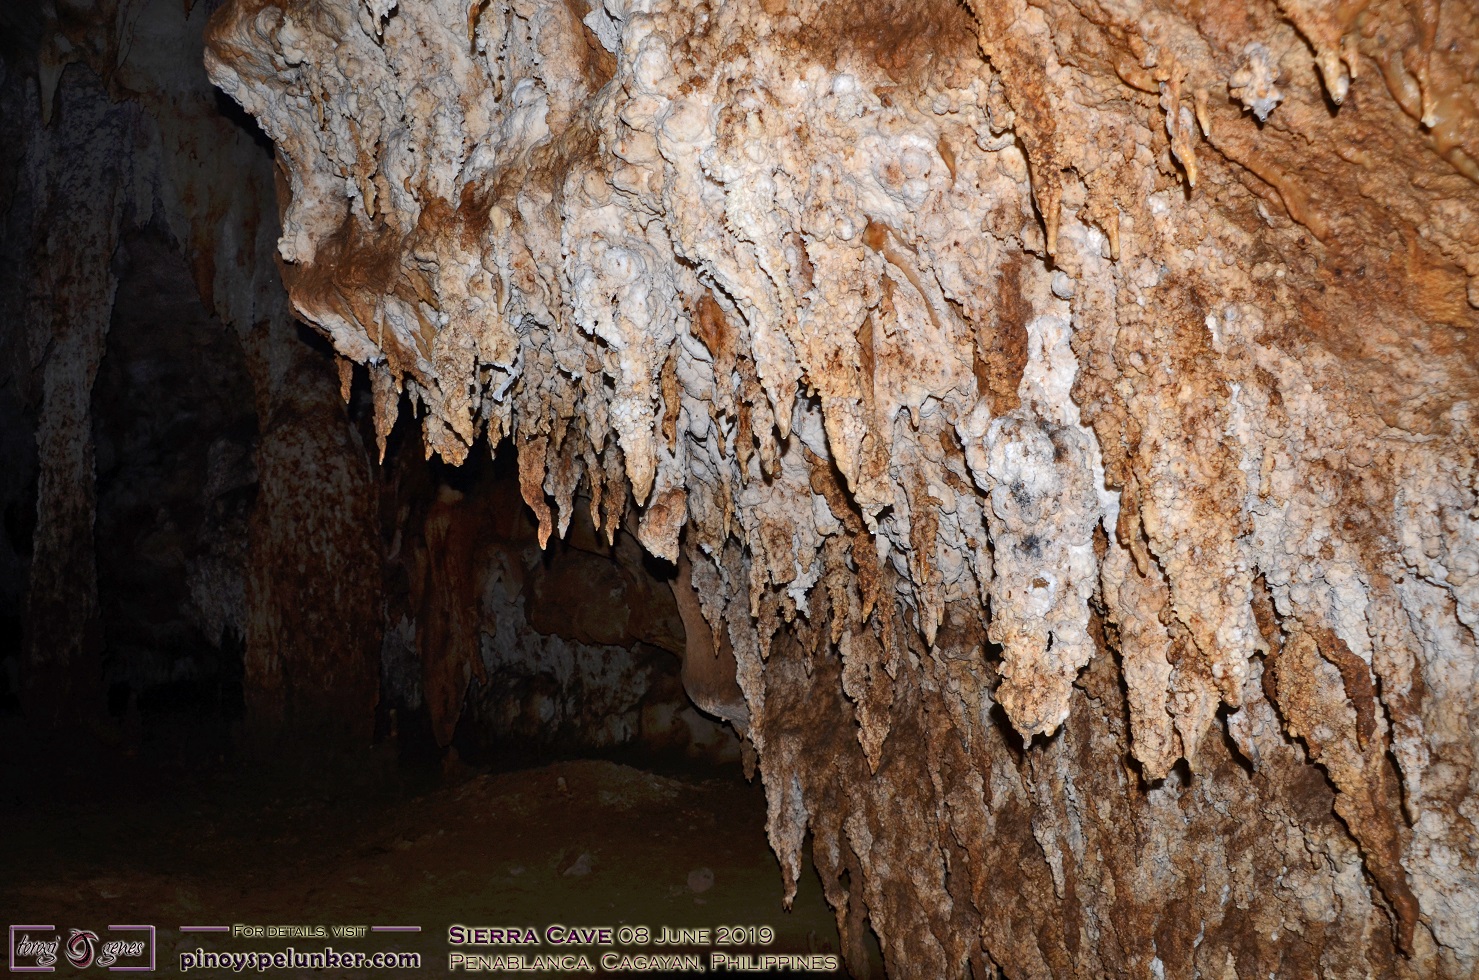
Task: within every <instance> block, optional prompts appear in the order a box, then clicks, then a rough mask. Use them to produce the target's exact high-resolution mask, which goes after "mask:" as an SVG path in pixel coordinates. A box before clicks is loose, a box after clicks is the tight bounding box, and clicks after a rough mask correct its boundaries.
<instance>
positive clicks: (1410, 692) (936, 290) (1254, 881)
mask: <svg viewBox="0 0 1479 980" xmlns="http://www.w3.org/2000/svg"><path fill="white" fill-rule="evenodd" d="M206 60H207V67H208V70H209V72H210V76H211V78H212V80H213V81H214V82H215V83H216V84H217V85H218V86H220V88H221V89H222V90H224V91H225V92H226V93H227V94H228V95H230V96H231V97H232V98H233V99H235V100H236V101H237V102H239V103H240V104H241V105H242V107H244V108H245V109H246V110H247V111H248V112H249V113H251V114H252V115H253V116H254V117H256V119H257V120H258V121H259V122H260V124H261V126H262V128H263V129H264V131H265V132H266V133H267V134H268V135H269V136H270V137H271V138H272V140H273V141H274V143H275V145H276V152H277V160H278V165H279V168H280V182H279V190H280V196H281V201H280V203H281V205H282V208H283V229H282V237H281V240H280V242H279V244H278V253H279V257H280V260H281V265H282V270H283V276H284V281H285V284H286V286H287V290H288V293H289V296H290V298H291V301H292V304H293V306H294V308H295V310H296V311H297V313H298V314H299V315H300V316H302V317H303V318H305V319H306V320H307V321H309V322H311V323H312V324H314V325H315V326H316V327H317V328H318V329H319V330H321V331H322V332H323V333H324V334H325V335H327V336H328V337H329V338H331V340H332V342H333V344H334V345H335V347H336V348H337V350H338V352H339V354H340V355H342V356H343V357H345V358H347V359H349V360H351V361H353V362H357V363H362V364H365V365H367V366H368V368H369V371H370V374H371V377H372V378H373V379H374V380H373V390H374V394H375V398H376V399H377V410H376V413H375V418H376V424H377V431H378V433H379V436H380V438H381V440H382V452H383V441H384V439H385V437H386V434H387V433H388V431H389V430H390V428H391V427H392V426H393V425H394V424H396V423H395V419H396V406H397V404H398V399H399V398H400V394H401V392H402V391H404V392H406V393H407V394H408V395H409V396H410V398H411V399H412V400H413V401H414V403H415V404H416V405H417V406H418V410H419V417H418V421H419V424H420V425H421V426H422V429H423V435H424V439H425V443H426V445H427V447H428V451H429V452H435V453H438V454H440V455H441V456H442V457H443V458H444V459H446V460H448V461H449V462H453V463H460V462H462V461H464V460H465V459H467V457H468V455H469V453H470V452H472V451H473V450H474V447H475V446H476V445H478V444H479V440H480V438H481V437H484V436H486V439H487V441H486V444H491V445H495V446H496V445H497V444H498V443H499V441H500V440H501V439H502V438H503V437H506V436H507V437H512V439H513V440H514V442H515V443H516V444H517V447H518V452H519V478H520V483H521V486H522V488H523V493H524V497H525V500H526V501H527V503H528V505H529V506H530V507H531V508H532V509H533V510H534V512H535V513H536V514H537V515H538V520H539V523H540V537H541V540H542V541H543V540H546V539H548V538H549V537H550V536H552V535H557V534H560V535H562V534H564V533H565V532H566V529H567V528H568V527H569V524H570V519H571V514H572V513H573V510H574V508H576V507H577V506H579V507H589V508H590V511H591V514H590V516H591V523H592V524H593V525H595V526H596V527H598V528H600V529H601V530H602V531H603V532H604V533H605V535H606V536H607V537H608V540H609V539H611V537H612V536H613V535H614V534H615V533H616V531H617V529H618V528H626V529H627V530H629V531H631V532H632V533H633V534H634V535H636V536H637V537H638V539H639V540H640V541H641V542H642V543H643V545H644V546H645V547H646V548H647V549H648V550H649V551H650V552H652V553H653V554H655V555H658V556H661V557H664V558H667V559H669V560H674V559H676V560H677V562H678V564H679V567H680V568H681V569H682V570H683V571H682V577H681V581H680V583H678V584H675V586H674V588H675V590H687V591H677V595H678V600H679V606H680V608H681V609H682V613H683V619H684V622H685V624H686V626H687V628H688V630H689V631H690V633H693V632H695V630H696V628H698V627H699V625H700V624H701V623H702V622H706V623H707V630H708V631H711V636H703V635H702V634H703V632H705V630H704V629H698V632H699V633H700V635H699V636H697V637H694V636H690V638H689V650H690V653H689V655H690V656H696V655H700V654H701V655H703V656H705V657H710V658H716V657H719V656H720V655H722V660H723V662H724V663H725V664H728V663H729V659H730V658H731V657H732V661H733V670H734V674H735V681H736V682H737V689H738V692H739V695H742V697H743V706H739V705H738V704H737V703H735V702H734V700H733V699H734V697H735V696H736V695H733V693H731V694H730V695H726V696H725V698H722V699H718V700H715V701H714V703H715V704H722V706H723V707H724V714H725V717H727V718H730V720H732V721H736V722H737V723H738V724H739V725H740V727H741V728H743V730H744V731H743V734H744V737H745V738H746V739H747V740H748V743H749V746H750V747H752V748H753V750H754V751H756V752H757V753H758V765H759V771H760V774H761V777H762V778H763V780H764V783H765V787H766V791H767V793H768V797H769V801H770V833H771V840H772V844H773V845H774V847H775V848H776V850H777V853H778V855H779V856H780V858H781V864H782V868H783V869H784V874H785V876H786V878H787V887H788V889H791V890H794V887H795V885H794V882H795V876H796V875H797V874H798V869H799V867H800V857H799V856H800V849H801V848H802V846H803V845H804V842H805V840H806V838H807V835H808V833H810V835H811V836H812V839H813V853H814V857H815V862H816V866H817V868H818V869H819V871H820V872H821V874H822V876H823V883H824V887H825V890H826V894H827V897H828V899H829V901H830V902H831V903H832V904H833V906H834V908H835V909H836V912H837V918H838V924H839V928H840V929H841V931H842V935H843V937H844V942H845V943H847V944H849V945H848V951H849V954H850V956H851V957H852V961H853V963H854V964H857V963H859V962H861V959H860V957H861V953H860V952H859V950H860V949H861V946H860V945H859V944H860V943H861V930H862V929H863V928H864V925H863V923H864V922H866V923H867V924H868V925H870V926H871V928H872V929H873V930H874V931H875V932H876V933H877V935H878V937H879V939H880V941H881V945H882V948H883V952H884V959H885V962H886V963H887V965H888V968H889V969H890V971H891V973H893V974H895V975H898V976H904V977H926V976H936V977H949V976H964V975H967V974H968V973H969V972H970V971H971V970H974V971H975V974H976V975H978V976H990V975H993V973H992V971H993V970H999V971H1001V972H1002V973H1004V974H1005V975H1006V976H1010V977H1019V976H1020V977H1036V976H1099V975H1105V974H1109V975H1124V976H1147V975H1148V976H1175V977H1182V976H1193V975H1211V976H1227V977H1232V976H1238V977H1253V976H1260V977H1261V976H1269V975H1277V976H1295V975H1325V976H1368V975H1379V976H1453V977H1459V976H1470V975H1472V974H1473V972H1474V971H1475V970H1476V969H1479V871H1476V868H1479V838H1476V836H1475V834H1474V832H1473V826H1474V823H1475V821H1476V820H1479V803H1476V799H1479V796H1476V788H1479V787H1476V782H1475V781H1476V780H1479V769H1476V764H1479V760H1476V751H1479V735H1476V731H1479V726H1476V725H1475V724H1474V721H1475V717H1476V707H1479V704H1476V695H1475V691H1476V687H1475V682H1476V668H1479V647H1476V642H1479V640H1476V634H1479V500H1476V494H1479V471H1476V455H1475V454H1476V448H1479V445H1476V440H1475V437H1474V425H1475V418H1474V413H1475V411H1476V396H1479V376H1476V367H1475V365H1476V364H1479V332H1476V330H1479V315H1476V309H1475V305H1476V303H1475V297H1476V296H1479V289H1476V287H1475V286H1474V285H1473V283H1474V282H1475V281H1479V185H1476V181H1479V169H1476V164H1475V161H1476V160H1479V128H1476V127H1479V105H1476V94H1475V89H1474V86H1473V84H1472V82H1473V78H1474V72H1475V70H1476V66H1479V10H1476V8H1475V7H1474V6H1473V5H1472V4H1468V3H1465V2H1462V0H1443V2H1441V3H1440V2H1439V0H1414V2H1412V3H1404V2H1401V0H1378V2H1373V3H1346V4H1337V5H1324V4H1315V3H1308V2H1304V0H1298V2H1296V0H1280V2H1277V3H1275V2H1272V0H1248V2H1246V3H1228V4H1219V5H1212V6H1208V7H1204V8H1195V9H1193V8H1187V7H1185V6H1184V5H1177V4H1171V3H1165V2H1158V0H1147V2H1143V3H1142V2H1136V3H1128V2H1125V3H1119V2H1117V3H1110V4H1095V3H1089V2H1086V0H1040V2H1034V3H1030V4H1029V3H1027V2H1025V0H1011V2H1001V3H996V2H991V3H986V2H981V3H976V2H972V3H970V4H968V5H961V4H956V3H951V2H945V0H939V2H935V0H929V2H924V3H905V2H902V0H885V2H877V3H868V4H862V3H858V4H854V3H839V2H831V3H829V2H821V0H793V2H790V3H787V2H782V0H738V2H730V3H706V2H698V0H604V2H600V0H597V2H591V0H570V2H568V3H537V2H532V0H401V2H399V3H397V2H395V0H391V2H388V3H386V2H366V3H360V2H359V0H292V2H288V0H231V2H230V3H228V4H227V5H226V6H224V7H223V8H222V9H221V10H220V11H218V12H217V13H216V14H215V16H214V18H213V20H212V22H211V27H210V30H209V34H208V51H207V55H206ZM1369 62H1374V67H1373V70H1370V71H1363V70H1360V69H1361V67H1362V66H1363V64H1365V63H1369ZM1275 82H1277V83H1278V84H1277V86H1276V85H1275ZM1276 107H1277V108H1276ZM400 424H402V425H405V424H408V423H407V422H406V421H405V420H402V421H401V422H400ZM705 665H706V667H707V666H712V665H709V664H707V661H706V662H705ZM716 683H717V682H715V681H713V679H712V678H710V679H708V680H706V681H705V684H707V685H710V688H709V690H711V691H712V690H718V689H719V688H717V687H713V686H712V685H714V684H716ZM730 690H731V692H732V691H733V688H732V687H731V688H730Z"/></svg>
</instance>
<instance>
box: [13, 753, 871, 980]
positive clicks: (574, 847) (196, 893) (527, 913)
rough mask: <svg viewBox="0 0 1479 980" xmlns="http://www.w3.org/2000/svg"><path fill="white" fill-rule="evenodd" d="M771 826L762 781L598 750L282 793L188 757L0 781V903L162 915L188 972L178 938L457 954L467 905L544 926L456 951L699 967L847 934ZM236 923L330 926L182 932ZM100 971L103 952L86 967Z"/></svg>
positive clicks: (506, 925)
mask: <svg viewBox="0 0 1479 980" xmlns="http://www.w3.org/2000/svg"><path fill="white" fill-rule="evenodd" d="M764 826H765V801H764V795H763V792H762V790H761V788H760V786H759V785H758V782H757V784H755V785H747V784H746V783H744V782H743V781H742V780H741V779H740V778H739V777H738V776H728V775H726V776H725V777H724V778H707V779H700V778H687V777H685V778H670V777H667V776H662V775H657V774H654V773H651V772H646V771H643V770H639V769H634V768H631V767H629V766H624V765H619V764H617V763H614V762H605V761H574V762H561V763H557V764H554V765H551V766H547V767H544V768H540V769H530V770H522V771H515V772H503V773H496V774H486V775H476V776H471V777H465V778H463V779H462V780H461V781H460V782H458V783H456V784H455V785H452V786H450V787H447V788H441V789H436V790H433V791H431V792H427V793H424V794H421V795H417V796H411V797H404V796H402V797H401V798H394V797H391V796H388V795H386V794H385V793H380V794H379V795H376V794H374V793H370V792H365V791H362V790H353V789H351V790H346V791H343V792H331V791H328V790H326V789H323V788H319V789H318V790H317V791H316V792H315V791H313V790H312V789H308V790H305V789H303V788H301V787H300V788H299V789H297V790H294V791H292V792H286V791H281V790H280V787H278V786H277V785H276V784H274V783H272V782H271V781H269V780H266V779H263V778H256V779H246V778H231V779H228V778H224V777H215V778H209V779H196V778H193V777H185V778H182V779H181V781H180V782H179V783H176V784H173V785H168V784H167V785H163V786H156V787H153V788H152V789H151V790H150V791H148V792H134V793H131V794H115V795H114V796H113V798H111V799H109V800H107V801H103V800H97V799H91V798H89V797H88V796H87V795H86V794H82V795H81V796H80V798H79V797H78V796H77V794H73V795H72V796H71V797H69V798H67V799H49V800H48V802H46V803H44V804H37V803H36V802H35V800H34V799H33V798H28V797H27V796H26V795H25V794H16V793H8V794H6V796H5V797H4V798H3V799H0V833H3V834H4V842H5V852H6V853H5V854H4V856H3V858H0V865H3V866H4V867H3V873H0V908H3V909H5V910H6V915H7V917H8V918H9V919H10V921H11V922H12V923H16V922H24V923H44V924H54V925H55V926H56V927H57V929H58V930H60V931H61V934H62V937H63V939H65V938H66V935H67V933H68V932H69V931H70V929H71V928H87V929H91V930H93V931H94V932H98V933H102V932H103V929H104V928H105V927H107V926H109V925H111V924H116V923H123V922H127V923H150V924H153V925H155V926H156V927H158V961H157V963H158V969H157V972H156V974H155V975H160V976H178V975H181V972H182V969H181V965H182V963H185V962H187V960H188V957H187V960H182V958H181V954H188V953H192V952H194V953H199V952H201V951H205V952H246V951H253V950H256V951H266V952H275V951H279V950H286V949H287V948H289V947H292V948H294V949H295V950H297V951H299V952H303V951H307V950H318V949H322V948H323V947H325V946H332V947H333V948H334V949H336V950H339V951H346V950H348V951H363V952H373V951H407V952H416V953H419V954H420V955H421V958H422V966H421V968H420V969H419V970H405V969H401V970H393V971H392V970H336V969H330V970H322V971H317V970H313V971H307V970H295V969H293V968H292V967H288V968H286V969H273V970H271V971H269V972H268V973H266V974H265V975H268V976H298V975H301V976H313V977H335V976H344V977H362V976H387V977H388V976H450V975H453V974H452V973H451V972H450V969H449V962H450V960H449V956H450V954H451V953H453V952H454V951H457V950H458V949H459V948H456V947H453V946H452V945H451V944H450V943H449V935H448V930H449V927H451V926H452V925H454V924H458V925H463V926H467V927H470V928H492V929H500V930H527V929H533V930H534V931H535V933H536V934H537V936H538V938H539V940H540V942H539V943H538V944H537V945H481V946H476V947H474V946H463V947H460V951H461V952H464V953H475V954H483V955H487V956H499V955H503V956H508V955H514V956H522V957H523V958H524V962H525V963H526V964H528V963H530V961H533V960H534V958H535V957H537V956H546V957H547V956H551V955H569V954H575V955H584V956H585V957H586V958H587V959H588V961H589V962H590V963H591V965H593V966H594V967H595V968H596V970H597V973H598V974H601V973H605V971H603V970H601V963H600V957H601V955H602V954H603V953H608V952H613V951H614V952H617V953H619V954H625V953H645V954H651V953H688V954H699V956H700V959H701V961H702V962H703V963H704V965H705V966H708V965H710V964H711V962H712V961H711V960H710V954H712V953H715V952H727V953H731V954H748V955H751V956H758V955H761V954H767V953H768V954H778V953H784V954H823V955H825V954H832V955H837V954H838V953H839V948H840V944H839V942H838V936H837V926H836V920H835V918H834V916H833V913H832V911H831V909H830V908H829V907H828V906H827V904H826V901H825V900H824V899H823V897H822V893H821V884H820V882H819V881H818V879H817V876H816V873H815V871H813V870H812V868H811V867H810V866H809V865H808V866H807V867H806V868H805V869H804V870H803V876H802V880H801V883H800V890H799V892H798V894H797V896H796V900H795V902H794V904H793V906H792V908H791V909H790V911H786V910H785V909H784V907H783V904H782V882H781V874H780V869H779V866H778V865H777V862H776V859H775V856H774V855H773V854H772V852H771V851H770V848H769V846H768V844H767V842H766V838H765V831H764ZM237 924H243V925H253V926H262V927H267V926H300V927H310V928H311V927H317V926H323V927H324V928H325V932H326V933H327V935H325V936H324V937H323V938H315V937H311V936H310V937H302V936H300V937H297V938H292V939H282V938H267V937H265V936H264V937H262V938H255V939H248V938H245V937H241V936H233V935H231V934H220V933H183V932H181V931H180V927H181V926H216V925H228V926H234V925H237ZM344 925H359V926H419V927H420V928H421V932H419V933H408V932H381V933H367V934H366V935H365V936H364V937H362V938H343V937H336V936H334V935H333V934H332V932H331V929H332V927H333V926H344ZM554 925H564V926H567V927H581V928H587V929H600V928H606V927H609V928H610V929H611V930H612V931H613V933H614V934H615V935H617V936H626V937H627V938H629V939H630V938H631V934H630V933H624V932H623V931H622V927H645V928H646V929H648V930H651V931H652V933H653V934H654V935H660V934H661V930H662V929H663V928H664V927H666V928H667V929H668V930H673V931H676V930H680V929H708V930H711V932H710V938H709V942H708V943H704V944H685V945H681V946H677V947H668V948H659V947H655V946H652V945H650V944H649V945H648V946H647V947H646V948H637V947H636V946H635V944H622V943H621V942H619V941H618V942H614V943H610V944H606V943H599V942H598V943H596V944H592V945H569V946H566V945H555V944H552V943H550V942H549V941H548V934H547V930H548V929H549V927H551V926H554ZM736 927H738V928H741V929H746V930H748V929H751V928H753V929H755V930H760V929H762V928H767V927H768V928H769V929H770V930H773V938H771V939H770V941H769V942H765V943H763V944H753V943H752V944H749V945H741V946H726V945H721V944H720V943H719V942H718V940H719V938H720V933H719V930H722V929H733V928H736ZM745 935H747V936H750V937H754V935H755V934H754V933H749V932H747V933H745ZM505 937H507V933H505ZM838 960H839V962H840V956H838ZM491 962H494V961H489V960H484V961H481V965H483V966H488V965H490V963H491ZM505 962H506V961H505ZM67 968H68V966H67V962H66V960H65V959H63V960H62V961H60V962H59V963H58V972H57V973H54V974H52V975H53V976H67V975H68V974H67V972H66V970H67ZM100 972H105V971H99V969H98V968H97V967H96V966H94V967H93V968H92V969H91V970H89V971H77V973H76V975H89V974H100ZM188 975H190V976H223V975H229V973H228V972H226V971H219V970H206V969H196V970H192V971H191V972H190V973H189V974H188ZM241 975H247V974H246V973H243V974H241ZM256 975H264V974H256ZM455 975H457V976H461V975H464V974H463V971H461V970H459V971H458V972H457V973H456V974H455ZM469 975H481V976H565V975H587V974H575V973H567V972H562V971H551V972H543V973H538V974H535V973H529V972H513V971H508V970H497V971H493V972H483V973H478V974H469ZM624 975H629V976H640V975H647V976H658V975H674V974H669V973H658V972H651V973H646V974H641V973H629V974H624ZM716 975H723V973H722V972H718V971H716ZM731 975H739V974H737V973H735V974H731ZM750 975H756V974H750ZM767 975H771V976H775V975H777V973H776V971H774V970H772V971H770V972H769V973H768V974H767ZM789 975H802V974H789ZM805 975H810V976H829V975H830V976H837V977H841V976H846V972H845V971H844V970H843V969H841V968H840V967H839V968H838V969H837V970H836V971H835V972H832V973H830V974H828V973H821V972H817V973H809V974H805Z"/></svg>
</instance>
